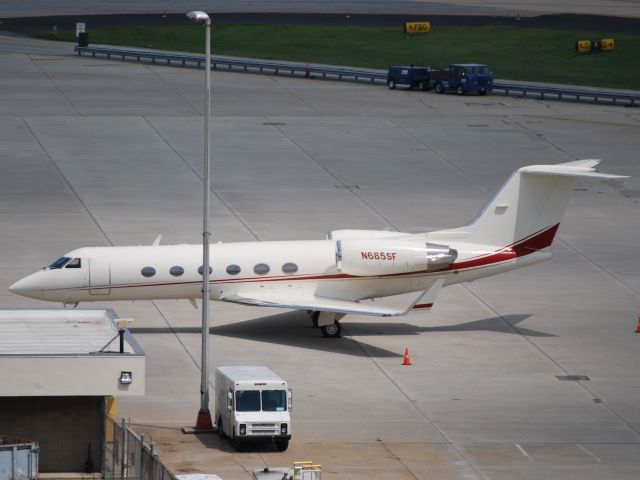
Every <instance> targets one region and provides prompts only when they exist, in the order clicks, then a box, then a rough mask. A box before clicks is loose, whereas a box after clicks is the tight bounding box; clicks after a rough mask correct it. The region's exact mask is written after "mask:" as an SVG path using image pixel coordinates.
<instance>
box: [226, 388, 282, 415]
mask: <svg viewBox="0 0 640 480" xmlns="http://www.w3.org/2000/svg"><path fill="white" fill-rule="evenodd" d="M261 406H262V408H260V407H261ZM286 409H287V392H286V391H285V390H262V391H261V390H237V391H236V412H259V411H260V410H262V411H264V412H284V411H285V410H286Z"/></svg>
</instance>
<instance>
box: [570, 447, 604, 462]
mask: <svg viewBox="0 0 640 480" xmlns="http://www.w3.org/2000/svg"><path fill="white" fill-rule="evenodd" d="M576 446H577V447H578V448H579V449H580V450H583V451H584V452H585V453H586V454H587V455H589V456H590V457H591V458H593V459H594V460H595V461H596V462H598V463H602V460H600V459H599V458H598V457H596V455H595V453H593V452H592V451H591V450H587V448H586V447H583V446H582V445H580V444H579V443H576Z"/></svg>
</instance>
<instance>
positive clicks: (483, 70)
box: [466, 65, 489, 73]
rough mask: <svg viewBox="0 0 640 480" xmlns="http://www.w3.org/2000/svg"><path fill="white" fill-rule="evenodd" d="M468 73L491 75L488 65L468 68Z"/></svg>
mask: <svg viewBox="0 0 640 480" xmlns="http://www.w3.org/2000/svg"><path fill="white" fill-rule="evenodd" d="M466 71H467V73H489V67H487V66H486V65H478V66H475V67H467V68H466Z"/></svg>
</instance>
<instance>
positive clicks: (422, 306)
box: [405, 278, 444, 313]
mask: <svg viewBox="0 0 640 480" xmlns="http://www.w3.org/2000/svg"><path fill="white" fill-rule="evenodd" d="M442 285H444V278H438V279H437V280H436V281H435V282H433V285H431V287H430V288H428V289H427V290H425V291H424V292H422V293H421V294H420V295H419V296H418V298H416V301H415V302H413V304H412V305H411V306H410V307H409V308H408V309H407V311H406V312H405V313H408V312H409V311H410V310H429V309H430V308H431V307H433V304H434V303H435V301H436V297H437V296H438V293H440V289H441V288H442Z"/></svg>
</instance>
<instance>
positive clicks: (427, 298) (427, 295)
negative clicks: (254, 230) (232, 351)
mask: <svg viewBox="0 0 640 480" xmlns="http://www.w3.org/2000/svg"><path fill="white" fill-rule="evenodd" d="M443 284H444V279H442V278H439V279H438V280H436V281H435V283H434V284H433V285H432V286H431V287H430V288H429V289H427V290H425V291H423V292H420V294H419V295H418V296H417V297H415V298H414V299H413V300H412V301H411V302H410V303H409V304H408V305H405V306H401V307H391V306H385V305H380V304H374V303H359V302H355V301H350V300H340V299H337V298H328V297H319V296H317V295H299V296H297V297H296V296H292V295H285V294H282V293H267V292H265V293H262V292H260V293H258V292H256V293H255V294H253V293H252V294H251V295H250V296H249V295H247V296H243V295H228V296H226V297H223V298H221V300H222V301H225V302H234V303H240V304H243V305H254V306H260V307H279V308H292V309H296V310H315V311H320V312H334V313H344V314H355V315H372V316H377V317H395V316H400V315H406V314H407V313H408V312H409V311H410V310H411V309H412V308H414V307H415V306H416V304H418V302H419V301H420V302H421V303H425V304H426V303H430V304H433V302H434V301H435V298H436V296H437V294H438V292H439V291H440V288H441V287H442V285H443Z"/></svg>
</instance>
